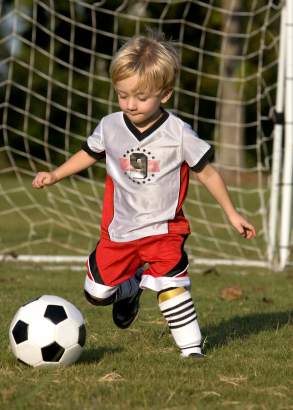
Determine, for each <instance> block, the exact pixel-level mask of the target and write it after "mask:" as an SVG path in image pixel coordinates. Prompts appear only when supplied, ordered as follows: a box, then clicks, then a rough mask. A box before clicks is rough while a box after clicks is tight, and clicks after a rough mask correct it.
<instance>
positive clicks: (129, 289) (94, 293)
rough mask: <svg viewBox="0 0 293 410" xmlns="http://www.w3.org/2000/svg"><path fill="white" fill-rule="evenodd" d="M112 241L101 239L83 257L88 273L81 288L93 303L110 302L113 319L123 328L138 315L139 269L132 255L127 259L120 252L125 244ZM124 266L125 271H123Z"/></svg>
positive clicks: (103, 304) (140, 271)
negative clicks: (89, 252)
mask: <svg viewBox="0 0 293 410" xmlns="http://www.w3.org/2000/svg"><path fill="white" fill-rule="evenodd" d="M116 245H117V244H116ZM116 245H115V244H113V242H110V241H103V240H101V241H100V242H99V243H98V245H97V248H96V249H95V250H94V251H93V252H92V253H91V255H90V256H89V258H88V261H87V267H88V273H87V276H86V280H85V285H84V289H85V290H84V292H85V296H86V298H87V300H88V301H89V302H90V303H91V304H93V305H95V306H107V305H110V304H113V320H114V323H115V324H116V326H118V327H120V328H122V329H126V328H128V327H129V326H130V325H132V324H133V323H134V322H135V320H136V319H137V317H138V315H139V311H140V305H139V298H140V295H141V293H142V289H140V287H139V283H140V280H141V275H142V272H143V271H142V270H141V269H138V270H137V265H138V262H137V260H136V261H135V259H134V258H133V255H131V256H132V260H129V258H127V256H128V255H125V252H124V253H123V248H125V244H123V245H122V244H118V247H117V246H116ZM121 245H122V246H121ZM113 248H114V249H113ZM117 248H118V252H117ZM127 249H128V248H127ZM122 255H123V256H122ZM119 257H120V258H121V257H122V262H121V261H119ZM127 259H128V262H127V266H125V263H126V260H127ZM108 261H111V262H108ZM107 262H108V263H107ZM135 262H136V263H135ZM125 269H126V270H127V272H126V273H124V274H123V270H125ZM127 277H128V278H127ZM123 278H126V280H123ZM119 282H120V283H119Z"/></svg>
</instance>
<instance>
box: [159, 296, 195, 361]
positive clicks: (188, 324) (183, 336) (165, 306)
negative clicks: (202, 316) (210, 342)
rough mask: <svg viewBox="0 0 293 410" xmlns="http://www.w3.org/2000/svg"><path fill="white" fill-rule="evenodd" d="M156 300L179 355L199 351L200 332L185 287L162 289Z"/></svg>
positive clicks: (184, 355)
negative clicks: (179, 352) (178, 348)
mask: <svg viewBox="0 0 293 410" xmlns="http://www.w3.org/2000/svg"><path fill="white" fill-rule="evenodd" d="M158 301H159V308H160V309H161V312H162V313H163V315H164V317H165V319H166V320H167V321H168V325H169V328H170V330H171V333H172V336H173V337H174V340H175V342H176V344H177V345H178V346H179V347H180V349H181V351H182V353H181V356H183V357H187V356H189V355H190V353H201V333H200V328H199V325H198V322H197V316H196V312H195V309H194V305H193V301H192V299H191V295H190V293H189V292H188V291H187V290H186V289H185V288H169V289H164V290H162V291H161V292H158Z"/></svg>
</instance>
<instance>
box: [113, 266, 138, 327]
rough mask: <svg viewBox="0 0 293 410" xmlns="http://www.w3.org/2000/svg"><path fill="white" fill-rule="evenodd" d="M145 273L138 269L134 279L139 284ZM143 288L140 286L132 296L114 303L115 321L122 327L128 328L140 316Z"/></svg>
mask: <svg viewBox="0 0 293 410" xmlns="http://www.w3.org/2000/svg"><path fill="white" fill-rule="evenodd" d="M142 274H143V270H142V269H138V271H137V272H136V274H135V275H134V279H135V281H136V282H137V284H138V286H139V283H140V281H141V276H142ZM142 291H143V289H140V288H138V291H137V292H136V294H135V295H134V296H132V297H130V298H126V299H123V300H119V301H118V302H115V303H113V321H114V323H115V325H116V326H118V327H120V329H127V328H128V327H129V326H131V325H132V324H133V323H134V322H135V321H136V320H137V318H138V316H139V312H140V305H139V298H140V295H141V294H142Z"/></svg>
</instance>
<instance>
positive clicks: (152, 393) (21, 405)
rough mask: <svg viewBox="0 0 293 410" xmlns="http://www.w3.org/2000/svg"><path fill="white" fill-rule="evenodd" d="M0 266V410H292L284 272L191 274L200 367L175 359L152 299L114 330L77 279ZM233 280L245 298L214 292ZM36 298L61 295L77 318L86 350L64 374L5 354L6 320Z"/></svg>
mask: <svg viewBox="0 0 293 410" xmlns="http://www.w3.org/2000/svg"><path fill="white" fill-rule="evenodd" d="M0 269H1V270H0V321H1V325H2V326H1V334H0V346H1V349H0V408H1V410H2V409H3V410H16V409H19V410H25V409H29V410H34V409H38V410H42V409H49V408H52V409H59V408H60V409H63V410H67V409H68V410H69V409H70V410H79V409H80V410H90V409H109V410H110V409H111V410H112V409H113V410H115V409H145V410H147V409H158V410H161V409H170V410H171V409H172V410H175V409H180V410H181V409H186V410H187V409H188V410H190V409H191V410H193V409H194V410H195V409H196V410H218V409H228V410H229V409H236V410H239V409H247V410H255V409H261V410H270V409H272V410H275V409H276V410H281V409H282V410H283V409H292V408H293V394H292V390H293V360H292V349H293V326H292V325H293V324H292V318H291V312H292V305H293V302H292V288H293V279H292V278H293V270H292V269H291V271H290V269H289V268H288V270H287V271H286V272H284V273H282V274H276V273H273V272H271V271H267V270H264V269H256V268H250V269H248V268H227V267H225V268H224V267H220V268H217V270H218V273H219V276H216V275H215V274H214V273H211V274H208V275H203V274H202V272H203V271H204V268H201V267H195V266H192V267H191V270H190V271H191V272H192V271H193V273H191V274H190V275H191V278H192V283H193V288H192V291H191V293H192V296H193V299H194V303H195V308H196V310H197V313H198V318H199V323H200V326H201V330H202V336H203V344H204V352H205V354H206V355H207V357H206V359H204V360H193V359H182V358H180V355H179V353H180V352H179V349H178V348H177V347H176V345H175V343H174V341H173V338H172V336H171V334H170V332H169V330H168V328H167V327H166V326H165V322H164V320H163V317H162V315H161V313H160V310H159V308H158V306H157V301H156V294H155V292H151V291H145V292H144V293H143V294H142V297H141V314H140V318H139V320H138V321H137V322H136V323H135V324H134V325H133V327H131V328H130V329H127V330H124V331H123V330H120V329H118V328H116V327H115V325H114V324H113V322H112V317H111V307H110V306H109V307H101V308H97V307H94V306H91V305H88V304H87V303H86V301H85V299H84V297H83V283H84V276H85V272H83V271H72V270H70V269H68V270H47V269H45V267H43V266H41V265H23V264H22V265H21V264H19V262H14V263H12V262H10V263H8V262H2V264H1V266H0ZM236 274H237V275H236ZM236 283H238V284H239V285H240V286H241V288H242V290H243V294H244V297H243V298H242V299H238V300H234V301H230V302H227V301H225V300H221V297H220V292H221V288H222V287H223V286H231V285H234V284H236ZM43 294H53V295H58V296H61V297H64V298H65V299H67V300H69V301H70V302H72V303H73V304H75V305H76V306H77V307H78V308H79V309H80V311H81V312H82V314H83V316H84V318H85V321H86V325H87V343H86V345H85V350H84V351H83V353H82V355H81V357H80V359H79V360H78V361H77V362H76V363H75V364H74V365H72V366H70V367H67V368H62V369H58V370H56V369H55V370H46V369H44V370H34V369H33V368H31V367H29V366H26V365H24V364H22V363H21V362H18V361H17V360H16V359H15V358H14V356H13V354H12V352H11V349H10V346H9V339H8V330H9V326H10V323H11V320H12V318H13V316H14V315H15V313H16V311H17V310H18V308H19V307H20V306H21V305H22V304H23V303H26V302H27V301H29V300H31V299H33V298H35V297H37V296H40V295H43ZM264 297H265V298H267V299H270V300H271V303H266V302H264V301H263V298H264Z"/></svg>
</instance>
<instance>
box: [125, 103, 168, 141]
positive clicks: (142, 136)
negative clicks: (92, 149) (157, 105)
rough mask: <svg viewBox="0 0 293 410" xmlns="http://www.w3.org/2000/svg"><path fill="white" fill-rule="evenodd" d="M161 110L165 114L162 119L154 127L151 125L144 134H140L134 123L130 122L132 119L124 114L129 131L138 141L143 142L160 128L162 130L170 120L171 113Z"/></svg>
mask: <svg viewBox="0 0 293 410" xmlns="http://www.w3.org/2000/svg"><path fill="white" fill-rule="evenodd" d="M161 110H162V112H163V114H162V115H161V117H160V118H159V119H157V121H156V122H155V123H154V124H153V125H151V126H150V127H149V128H147V129H146V130H145V131H143V132H140V131H139V129H138V128H136V126H135V125H133V124H132V122H131V121H130V119H129V118H128V117H127V115H126V114H123V118H124V121H125V124H126V126H127V128H128V129H129V131H130V132H132V134H133V135H134V136H135V137H136V139H138V141H142V140H144V139H145V138H146V137H148V136H149V135H151V134H152V133H153V132H154V131H156V130H157V129H158V128H160V126H161V125H162V124H164V122H165V121H167V119H168V118H169V113H168V112H167V111H165V110H164V109H163V108H161Z"/></svg>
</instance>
